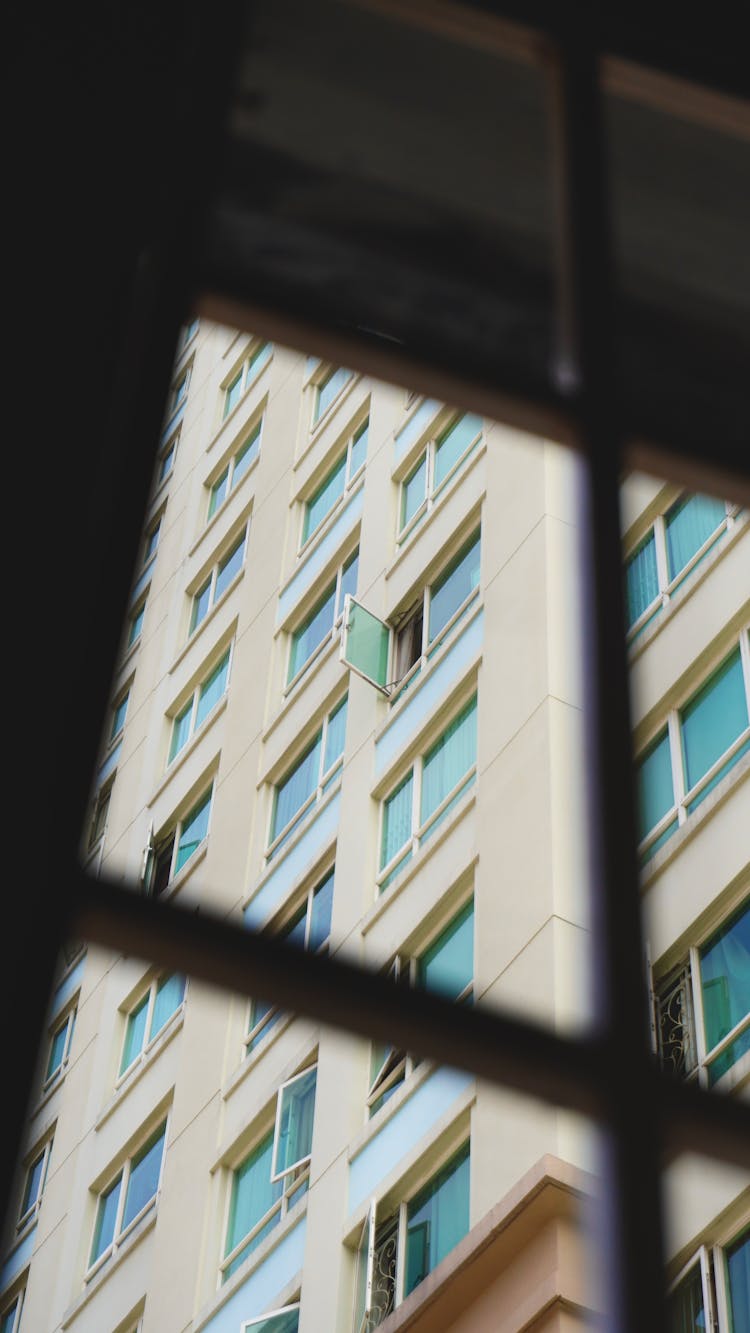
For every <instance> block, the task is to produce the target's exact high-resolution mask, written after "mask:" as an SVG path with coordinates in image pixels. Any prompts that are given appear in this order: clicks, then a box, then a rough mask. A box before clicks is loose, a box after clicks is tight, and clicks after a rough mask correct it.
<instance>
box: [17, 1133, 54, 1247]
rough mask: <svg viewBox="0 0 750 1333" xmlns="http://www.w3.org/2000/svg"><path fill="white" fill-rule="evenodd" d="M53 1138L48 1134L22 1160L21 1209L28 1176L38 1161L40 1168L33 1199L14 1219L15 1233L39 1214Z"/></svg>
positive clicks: (34, 1219) (25, 1228)
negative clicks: (40, 1164)
mask: <svg viewBox="0 0 750 1333" xmlns="http://www.w3.org/2000/svg"><path fill="white" fill-rule="evenodd" d="M53 1139H54V1134H48V1136H47V1138H46V1139H45V1140H44V1143H42V1144H39V1143H37V1145H36V1147H35V1148H34V1149H33V1150H32V1152H30V1153H27V1155H26V1160H25V1162H24V1176H23V1180H24V1184H23V1190H22V1191H21V1202H20V1208H21V1209H23V1198H24V1195H25V1193H26V1188H27V1186H28V1183H29V1177H30V1175H31V1172H32V1170H33V1168H34V1167H35V1166H36V1165H37V1163H38V1162H40V1161H41V1163H42V1169H41V1172H40V1175H39V1185H38V1188H37V1192H36V1195H35V1197H34V1199H33V1200H32V1202H31V1203H30V1204H29V1206H28V1207H27V1208H26V1209H25V1210H23V1211H19V1214H18V1219H17V1221H16V1232H17V1233H20V1232H22V1231H26V1230H27V1228H28V1227H29V1226H31V1224H32V1222H35V1221H36V1219H37V1217H38V1215H39V1209H40V1208H41V1206H42V1199H43V1197H44V1189H45V1186H46V1184H47V1171H48V1170H49V1159H50V1154H51V1152H52V1143H53Z"/></svg>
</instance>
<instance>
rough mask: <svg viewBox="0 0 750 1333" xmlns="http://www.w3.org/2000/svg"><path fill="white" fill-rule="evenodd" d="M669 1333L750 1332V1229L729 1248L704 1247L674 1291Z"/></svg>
mask: <svg viewBox="0 0 750 1333" xmlns="http://www.w3.org/2000/svg"><path fill="white" fill-rule="evenodd" d="M667 1311H668V1316H669V1333H703V1330H704V1329H713V1330H715V1333H750V1230H749V1229H748V1228H747V1227H745V1228H744V1230H743V1231H742V1232H741V1233H740V1235H739V1236H736V1237H735V1238H734V1240H732V1241H730V1242H729V1244H727V1245H726V1246H719V1245H714V1246H713V1247H712V1248H711V1249H709V1248H708V1247H707V1246H701V1249H700V1250H699V1251H698V1253H697V1254H696V1255H695V1256H694V1257H693V1258H692V1259H691V1260H690V1262H689V1264H688V1266H687V1270H686V1271H685V1272H684V1275H683V1276H682V1277H680V1279H679V1280H678V1282H677V1283H676V1284H675V1286H674V1287H673V1288H672V1291H671V1292H670V1294H669V1298H668V1302H667Z"/></svg>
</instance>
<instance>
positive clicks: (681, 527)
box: [665, 495, 726, 579]
mask: <svg viewBox="0 0 750 1333" xmlns="http://www.w3.org/2000/svg"><path fill="white" fill-rule="evenodd" d="M725 518H726V507H725V505H724V501H723V500H716V499H714V498H713V496H710V495H686V496H684V497H683V499H681V500H678V502H677V504H676V505H673V506H672V508H671V509H670V510H669V512H668V513H667V515H666V518H665V527H666V533H667V567H668V570H669V577H670V579H673V578H676V577H677V575H678V574H679V572H680V570H681V569H684V568H685V565H686V564H687V563H688V561H689V560H692V558H693V556H694V555H695V553H696V551H698V550H700V548H701V546H702V545H703V543H704V542H705V541H706V540H707V539H708V538H709V537H710V536H711V533H712V532H715V531H716V529H717V528H718V526H719V524H720V523H723V521H724V519H725Z"/></svg>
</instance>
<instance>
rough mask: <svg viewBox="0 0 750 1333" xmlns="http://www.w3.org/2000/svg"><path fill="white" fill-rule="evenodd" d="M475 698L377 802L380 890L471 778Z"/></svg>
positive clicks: (473, 773) (428, 835)
mask: <svg viewBox="0 0 750 1333" xmlns="http://www.w3.org/2000/svg"><path fill="white" fill-rule="evenodd" d="M476 759H477V697H476V695H474V697H473V698H472V699H470V700H469V702H468V703H467V704H465V705H464V707H463V708H462V709H461V711H460V713H458V715H457V716H456V717H455V718H454V719H453V721H452V722H451V723H450V725H449V726H448V727H446V729H445V731H444V732H443V733H442V735H441V736H439V737H438V739H437V740H436V741H435V743H434V745H431V746H430V748H429V749H428V750H426V751H425V753H424V755H420V756H419V757H418V758H417V760H416V761H415V763H414V765H413V767H412V768H410V769H409V772H408V773H407V774H406V776H405V777H403V778H402V779H401V780H400V782H399V783H398V785H397V786H396V787H395V788H394V790H393V791H392V792H391V793H390V795H389V796H387V797H386V798H385V800H384V801H383V802H382V816H381V832H380V870H379V874H378V885H379V887H380V892H381V893H382V892H383V890H384V889H385V888H387V887H388V885H389V884H390V883H391V880H393V879H394V878H395V876H396V875H397V874H398V873H399V871H400V870H403V868H404V866H405V865H406V864H407V862H408V861H410V860H411V858H412V856H413V855H414V854H415V852H417V851H418V850H419V848H420V847H422V846H423V845H424V843H426V842H427V840H428V838H431V837H432V834H433V833H434V832H435V830H436V828H437V827H438V826H439V825H440V824H441V823H442V821H443V820H444V819H445V817H446V816H447V815H448V814H449V813H450V811H451V810H452V809H453V807H454V805H455V804H456V802H457V801H458V800H459V799H460V797H461V796H463V794H464V792H466V791H468V789H469V787H471V786H472V784H473V783H474V781H475V779H476Z"/></svg>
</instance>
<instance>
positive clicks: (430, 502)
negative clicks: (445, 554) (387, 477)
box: [396, 411, 484, 546]
mask: <svg viewBox="0 0 750 1333" xmlns="http://www.w3.org/2000/svg"><path fill="white" fill-rule="evenodd" d="M477 415H478V413H469V412H464V411H456V412H453V413H452V414H451V415H450V417H449V418H448V420H447V422H446V424H445V425H443V426H441V427H440V429H439V430H433V433H432V435H431V436H430V438H429V439H428V440H427V441H426V443H425V444H424V445H423V446H422V448H421V449H420V450H419V453H417V454H416V455H415V456H414V458H413V459H412V461H411V463H410V466H409V468H408V470H407V472H406V473H405V474H404V476H403V477H402V478H401V479H400V481H399V487H398V507H397V510H396V544H397V545H398V546H400V545H401V544H402V543H403V542H404V541H405V540H406V538H407V537H408V536H409V534H410V533H411V532H412V531H413V529H414V528H415V527H416V526H417V524H418V523H419V522H420V520H421V519H422V518H424V516H425V514H428V513H429V512H430V511H431V510H432V509H433V508H434V506H435V504H437V502H438V501H439V500H440V499H441V498H442V496H443V494H444V493H445V490H446V488H447V486H448V484H449V483H450V482H451V481H452V479H453V478H454V477H455V475H456V473H457V472H459V471H460V469H461V468H462V467H463V465H464V463H465V462H466V460H467V458H468V457H469V455H470V454H471V453H473V452H474V450H475V449H476V448H478V446H479V445H480V444H481V442H482V440H483V438H484V420H483V419H481V420H482V424H481V426H480V428H479V430H478V432H477V434H476V435H475V436H474V437H473V438H472V440H471V442H470V444H468V445H467V446H466V448H465V449H464V451H463V453H462V454H460V456H459V457H458V458H457V459H456V461H455V463H454V464H453V466H452V467H451V468H449V470H448V472H446V474H445V476H444V477H443V479H442V481H441V482H440V484H439V485H438V486H437V487H436V486H435V484H434V477H435V453H436V450H437V446H438V442H439V441H440V440H441V439H442V438H443V436H444V435H446V434H447V432H448V431H449V430H450V429H451V427H452V426H455V425H456V424H457V422H458V421H459V420H460V418H461V417H463V416H477ZM423 458H424V459H425V460H426V463H425V494H424V499H423V500H422V501H421V503H420V504H419V505H418V506H417V508H416V509H415V510H414V513H413V514H412V516H411V518H409V519H407V521H406V523H404V524H402V523H401V512H402V509H403V501H404V486H405V485H406V482H407V481H408V480H409V478H410V477H413V476H414V473H415V472H416V471H417V470H418V468H419V466H420V463H421V461H422V459H423Z"/></svg>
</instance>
